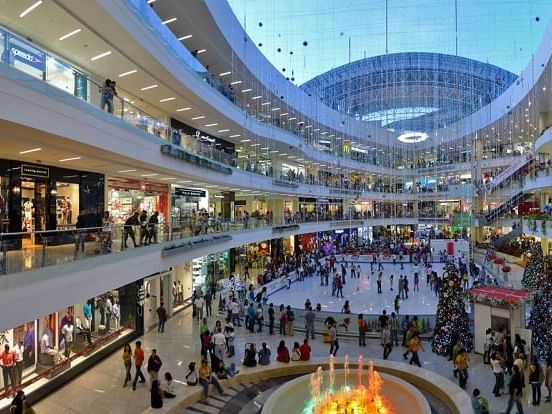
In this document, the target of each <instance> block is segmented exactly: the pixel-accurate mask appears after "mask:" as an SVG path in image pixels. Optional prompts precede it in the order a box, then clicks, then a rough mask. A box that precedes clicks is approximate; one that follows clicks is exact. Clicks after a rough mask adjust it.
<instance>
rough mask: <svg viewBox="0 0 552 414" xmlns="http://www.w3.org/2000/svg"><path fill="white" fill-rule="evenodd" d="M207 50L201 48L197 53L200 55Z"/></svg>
mask: <svg viewBox="0 0 552 414" xmlns="http://www.w3.org/2000/svg"><path fill="white" fill-rule="evenodd" d="M205 52H207V49H199V50H198V51H197V52H196V53H197V54H198V55H199V54H201V53H205Z"/></svg>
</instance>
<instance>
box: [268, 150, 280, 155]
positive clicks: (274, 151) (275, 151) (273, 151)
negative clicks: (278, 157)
mask: <svg viewBox="0 0 552 414" xmlns="http://www.w3.org/2000/svg"><path fill="white" fill-rule="evenodd" d="M277 152H280V151H278V150H272V151H270V153H271V154H276V153H277Z"/></svg>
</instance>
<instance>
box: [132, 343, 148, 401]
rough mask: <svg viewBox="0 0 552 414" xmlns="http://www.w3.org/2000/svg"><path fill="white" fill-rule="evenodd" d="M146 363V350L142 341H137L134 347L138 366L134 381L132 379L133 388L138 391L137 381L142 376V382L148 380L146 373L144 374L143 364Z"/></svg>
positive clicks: (135, 363)
mask: <svg viewBox="0 0 552 414" xmlns="http://www.w3.org/2000/svg"><path fill="white" fill-rule="evenodd" d="M143 364H144V350H143V349H142V342H140V341H136V346H135V348H134V366H135V367H136V373H135V374H134V381H132V390H133V391H136V383H137V382H138V378H140V384H142V383H144V382H146V378H145V377H144V374H142V365H143Z"/></svg>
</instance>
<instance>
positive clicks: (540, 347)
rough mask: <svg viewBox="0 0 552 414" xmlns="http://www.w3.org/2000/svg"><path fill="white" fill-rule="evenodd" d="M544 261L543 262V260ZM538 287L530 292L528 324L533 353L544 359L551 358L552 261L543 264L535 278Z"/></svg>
mask: <svg viewBox="0 0 552 414" xmlns="http://www.w3.org/2000/svg"><path fill="white" fill-rule="evenodd" d="M543 263H544V262H543ZM537 283H538V289H537V290H536V291H535V292H534V293H533V294H532V297H531V303H532V305H533V309H532V310H531V316H530V317H529V326H530V327H531V329H532V331H533V347H534V348H535V351H534V352H535V353H536V354H537V355H538V356H539V357H540V358H541V359H542V360H544V361H549V360H550V359H552V261H551V260H550V259H548V260H547V261H546V263H545V264H543V271H542V272H541V273H540V277H539V278H538V280H537Z"/></svg>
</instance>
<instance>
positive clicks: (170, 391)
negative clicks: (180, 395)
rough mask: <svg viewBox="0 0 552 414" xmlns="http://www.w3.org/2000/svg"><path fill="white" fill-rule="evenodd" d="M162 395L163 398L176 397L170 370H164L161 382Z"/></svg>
mask: <svg viewBox="0 0 552 414" xmlns="http://www.w3.org/2000/svg"><path fill="white" fill-rule="evenodd" d="M163 397H164V398H174V397H176V394H175V393H174V385H173V377H172V375H171V373H170V372H165V384H163Z"/></svg>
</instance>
